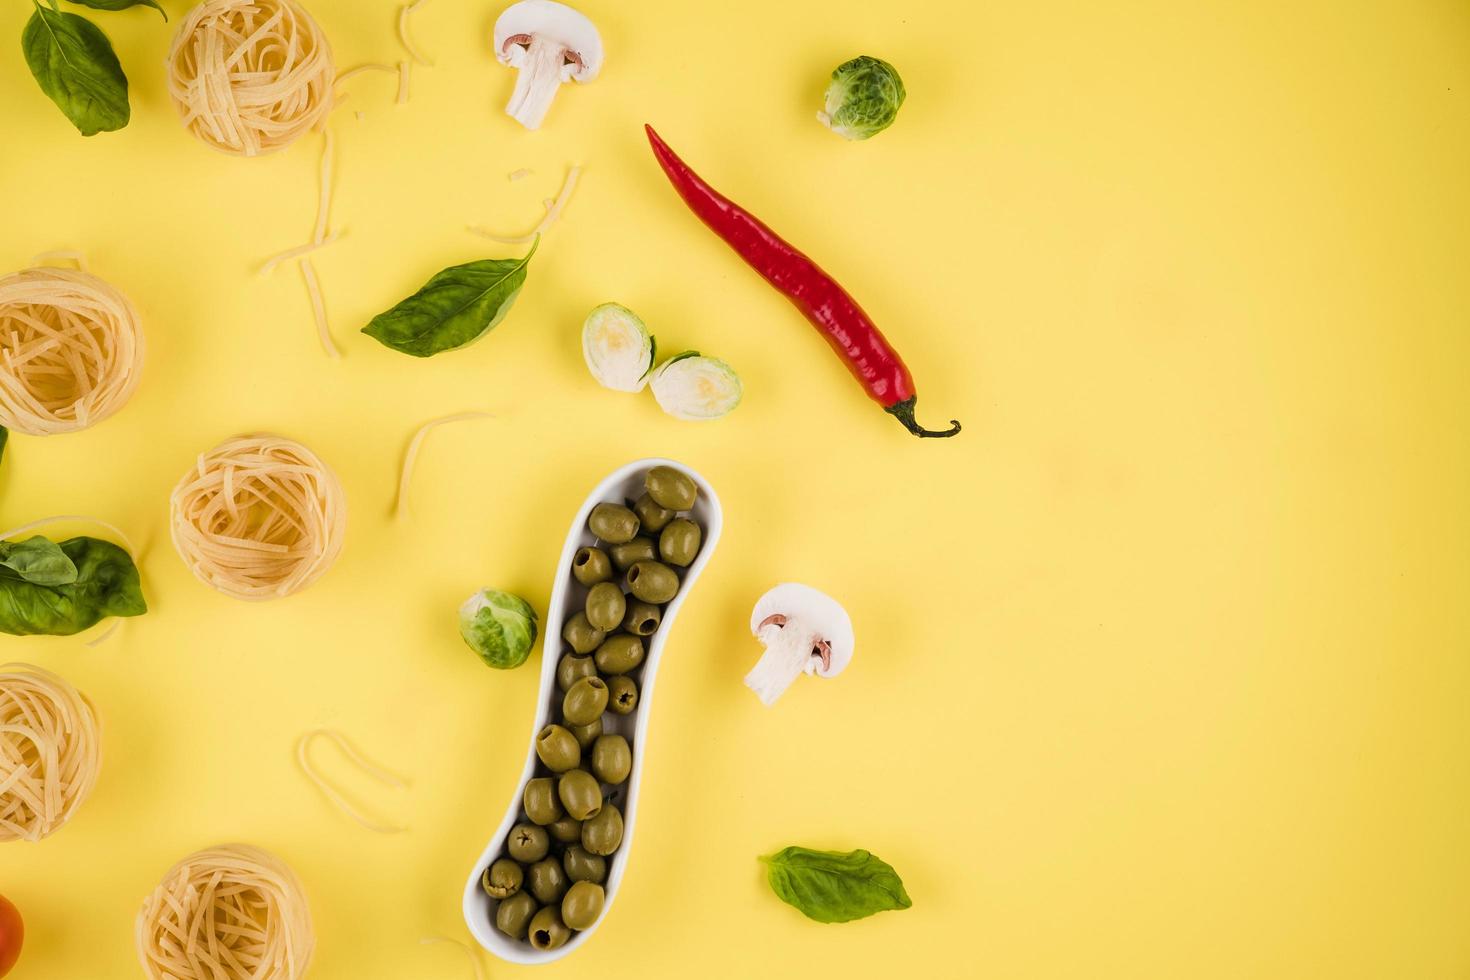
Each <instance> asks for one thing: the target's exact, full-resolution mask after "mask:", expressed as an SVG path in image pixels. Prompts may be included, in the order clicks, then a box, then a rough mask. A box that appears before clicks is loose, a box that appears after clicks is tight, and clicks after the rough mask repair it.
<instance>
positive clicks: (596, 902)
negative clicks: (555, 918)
mask: <svg viewBox="0 0 1470 980" xmlns="http://www.w3.org/2000/svg"><path fill="white" fill-rule="evenodd" d="M605 897H606V896H605V894H604V892H603V890H602V886H601V885H598V884H594V883H593V882H590V881H579V882H577V883H576V884H574V885H572V887H571V888H568V889H567V893H566V896H565V897H564V898H562V900H561V920H562V921H563V922H565V923H566V924H567V927H568V928H570V929H591V928H592V924H593V923H594V922H596V921H597V917H598V916H599V915H601V914H602V903H603V900H604V899H605Z"/></svg>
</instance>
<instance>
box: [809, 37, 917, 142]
mask: <svg viewBox="0 0 1470 980" xmlns="http://www.w3.org/2000/svg"><path fill="white" fill-rule="evenodd" d="M904 94H905V93H904V88H903V79H902V78H899V77H898V70H897V69H895V68H894V67H893V66H892V65H890V64H889V63H888V62H886V61H883V60H882V59H880V58H870V57H869V56H867V55H861V56H860V57H857V58H853V59H852V60H851V61H845V62H843V63H842V64H840V65H838V66H837V70H836V71H834V72H832V84H830V85H828V86H827V101H826V105H825V106H824V107H823V109H822V111H821V112H819V113H817V119H819V120H820V121H821V123H822V125H823V126H826V127H827V128H828V129H830V130H832V132H834V133H836V134H837V135H838V136H841V137H842V138H843V139H849V140H865V139H867V138H868V137H870V136H873V135H876V134H877V133H881V132H882V131H883V130H885V129H887V128H888V127H889V126H892V125H893V120H895V119H897V118H898V107H899V106H901V105H903V100H904Z"/></svg>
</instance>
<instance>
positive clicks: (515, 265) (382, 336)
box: [362, 239, 540, 357]
mask: <svg viewBox="0 0 1470 980" xmlns="http://www.w3.org/2000/svg"><path fill="white" fill-rule="evenodd" d="M539 244H540V240H539V239H538V240H537V242H536V243H535V244H533V245H532V246H531V251H529V252H527V253H526V257H525V258H523V259H484V260H481V261H479V262H470V263H468V264H466V265H455V266H450V267H449V268H448V269H445V270H444V271H443V272H440V273H439V274H438V275H436V276H434V278H432V279H430V280H429V281H428V282H427V283H425V284H424V287H423V288H422V289H420V290H419V291H418V292H416V293H414V294H413V295H412V296H410V297H409V298H408V299H406V300H404V301H403V302H401V303H399V304H398V305H397V306H395V307H393V308H392V309H391V310H389V311H388V312H386V313H379V314H378V315H377V316H375V317H373V320H372V322H371V323H369V324H368V325H367V326H366V327H363V329H362V332H363V333H365V334H367V335H368V336H369V337H372V338H373V339H374V340H377V341H378V342H379V343H381V344H383V345H384V346H385V347H391V348H393V349H394V350H396V351H402V352H403V353H405V354H411V355H413V356H414V357H432V356H433V355H435V354H439V353H442V352H444V351H447V350H458V349H459V348H461V347H464V346H466V345H468V344H472V343H474V342H475V341H477V340H479V339H480V338H481V337H483V336H484V335H485V334H487V333H489V332H490V331H491V330H493V329H494V328H495V326H496V324H498V323H500V321H501V320H503V319H505V315H506V314H507V313H509V312H510V308H511V306H512V305H513V304H514V303H515V301H516V297H517V296H518V295H520V291H521V287H522V286H524V285H525V283H526V265H527V263H529V262H530V261H531V256H533V255H535V254H536V248H537V246H538V245H539Z"/></svg>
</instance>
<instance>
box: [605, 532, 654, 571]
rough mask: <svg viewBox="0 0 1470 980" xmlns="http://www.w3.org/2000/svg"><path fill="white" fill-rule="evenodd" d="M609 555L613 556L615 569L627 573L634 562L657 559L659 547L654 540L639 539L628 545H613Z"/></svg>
mask: <svg viewBox="0 0 1470 980" xmlns="http://www.w3.org/2000/svg"><path fill="white" fill-rule="evenodd" d="M608 554H610V555H612V563H613V568H616V569H617V570H618V571H620V572H626V571H627V570H628V569H629V568H630V567H632V565H633V563H634V562H637V561H649V560H651V559H654V558H657V557H658V545H657V544H656V543H654V540H653V539H652V538H644V537H637V538H634V539H633V540H632V541H629V542H628V543H627V544H615V545H613V546H612V547H611V548H609V549H608Z"/></svg>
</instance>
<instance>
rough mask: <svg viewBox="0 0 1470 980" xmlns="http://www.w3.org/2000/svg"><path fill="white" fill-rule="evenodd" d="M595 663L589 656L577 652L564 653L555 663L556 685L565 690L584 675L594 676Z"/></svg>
mask: <svg viewBox="0 0 1470 980" xmlns="http://www.w3.org/2000/svg"><path fill="white" fill-rule="evenodd" d="M596 676H597V664H595V663H593V661H592V657H591V656H583V655H582V654H579V653H564V654H562V657H561V662H560V663H558V664H557V665H556V686H557V687H559V688H561V689H562V690H563V691H565V690H566V689H567V688H569V687H571V686H572V685H573V684H575V683H577V681H579V680H581V679H582V678H584V677H596Z"/></svg>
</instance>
